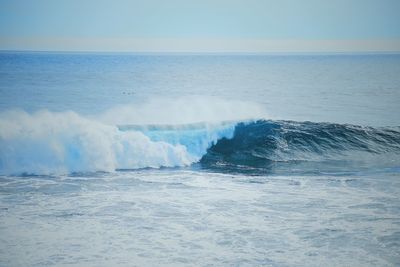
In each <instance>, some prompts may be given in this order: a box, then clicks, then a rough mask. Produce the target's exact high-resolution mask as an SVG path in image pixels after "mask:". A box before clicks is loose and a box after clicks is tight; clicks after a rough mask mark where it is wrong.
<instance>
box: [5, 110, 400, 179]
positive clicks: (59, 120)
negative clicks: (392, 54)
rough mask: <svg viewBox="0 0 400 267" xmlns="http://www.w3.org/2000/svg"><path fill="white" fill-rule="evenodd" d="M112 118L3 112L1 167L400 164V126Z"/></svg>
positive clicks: (34, 170)
mask: <svg viewBox="0 0 400 267" xmlns="http://www.w3.org/2000/svg"><path fill="white" fill-rule="evenodd" d="M224 110H228V111H227V114H228V113H229V112H230V111H229V109H226V108H224ZM177 111H178V110H177ZM120 112H121V110H118V112H117V113H120ZM130 112H131V111H130ZM220 113H221V112H220ZM114 114H115V113H114ZM246 115H247V114H246ZM106 117H107V120H108V122H106V121H105V120H104V117H103V118H102V119H94V118H88V117H84V116H81V115H79V114H77V113H74V112H50V111H45V110H44V111H39V112H35V113H32V114H29V113H27V112H25V111H20V110H19V111H18V110H14V111H7V112H3V113H0V174H6V175H9V174H11V175H18V174H60V173H73V172H96V171H105V172H112V171H115V170H121V169H139V168H159V167H183V166H190V165H193V164H194V163H196V164H195V165H196V166H200V167H201V168H205V169H217V170H221V171H224V170H226V169H238V170H240V169H257V170H261V171H263V172H266V171H268V170H270V169H271V167H275V168H276V167H277V166H278V167H279V166H283V167H284V169H285V170H288V169H290V168H292V169H293V168H294V167H293V166H295V165H293V164H298V163H299V162H300V163H310V162H313V163H316V162H317V163H318V162H319V163H321V162H345V163H346V164H352V166H353V167H354V165H355V164H356V165H357V164H360V162H364V164H367V165H373V164H380V163H379V162H385V164H389V165H390V166H392V167H393V166H394V167H399V166H400V161H399V155H400V127H383V128H382V127H381V128H372V127H362V126H355V125H343V124H333V123H312V122H293V121H272V120H264V119H262V120H257V121H256V120H254V119H252V118H250V117H249V118H247V119H246V117H245V116H243V117H242V118H240V119H239V120H228V121H226V120H223V121H212V122H207V121H205V122H192V123H188V122H184V123H179V122H175V123H165V124H160V123H154V124H143V123H132V122H135V121H130V122H129V121H126V120H122V121H119V123H118V124H115V125H112V124H111V123H109V121H110V120H111V118H112V116H111V113H108V114H107V115H106ZM199 118H200V117H199ZM222 119H232V118H231V117H229V116H225V117H224V116H223V117H222ZM136 121H137V120H136ZM188 121H190V120H189V119H188ZM124 122H125V123H124ZM279 164H280V165H279ZM288 164H292V165H288ZM288 166H289V167H290V168H288ZM297 166H298V165H297ZM320 166H321V165H315V164H314V165H312V167H311V169H316V168H319V167H320ZM330 166H332V164H330ZM342 169H343V168H342Z"/></svg>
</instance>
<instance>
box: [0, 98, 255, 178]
mask: <svg viewBox="0 0 400 267" xmlns="http://www.w3.org/2000/svg"><path fill="white" fill-rule="evenodd" d="M187 101H189V99H187V98H185V99H177V100H175V101H172V100H171V99H169V100H166V101H164V102H163V101H162V100H161V99H157V100H154V101H150V102H148V103H143V104H140V105H137V106H125V107H119V108H115V109H112V110H110V111H107V112H105V113H104V114H102V115H101V116H99V117H96V118H95V117H91V118H87V117H83V116H81V115H79V114H77V113H75V112H72V111H69V112H50V111H47V110H42V111H38V112H35V113H32V114H29V113H27V112H25V111H21V110H13V111H7V112H3V113H1V114H0V173H2V174H20V173H29V174H53V173H70V172H82V171H83V172H85V171H107V172H109V171H114V170H116V169H137V168H145V167H152V168H158V167H161V166H166V167H172V166H185V165H189V164H191V163H193V162H195V161H198V160H199V159H200V158H201V156H202V155H204V154H205V153H206V151H207V148H208V147H209V146H210V145H211V144H212V143H215V142H216V141H217V140H218V139H220V138H223V137H226V138H231V137H232V136H233V132H234V123H216V121H222V120H223V121H226V120H238V119H249V118H251V117H254V115H251V114H260V112H261V109H260V108H259V107H258V106H255V105H249V104H248V103H247V104H245V103H241V102H238V101H234V102H228V101H221V100H215V99H214V100H213V102H209V101H211V99H204V98H203V99H200V100H195V99H193V100H192V101H189V102H187ZM204 101H206V102H204ZM207 101H208V102H207ZM207 103H208V104H207ZM197 121H203V123H201V124H197V125H196V127H191V126H189V127H183V128H182V126H181V125H180V126H179V125H176V126H173V125H170V127H168V129H166V128H165V127H161V128H160V129H154V127H153V130H152V131H149V129H147V130H144V129H146V125H148V124H149V123H153V124H154V123H163V124H165V123H172V124H176V123H191V122H197ZM210 121H212V122H213V123H208V122H210ZM126 123H136V124H138V123H140V124H141V125H142V128H143V129H141V130H140V129H136V130H135V129H125V130H121V129H120V128H121V127H120V128H119V127H118V126H117V125H121V124H126Z"/></svg>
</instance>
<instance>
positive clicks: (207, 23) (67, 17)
mask: <svg viewBox="0 0 400 267" xmlns="http://www.w3.org/2000/svg"><path fill="white" fill-rule="evenodd" d="M0 38H1V39H0V42H2V43H3V47H4V46H6V44H7V45H8V46H11V47H7V48H12V45H13V44H14V45H15V44H16V43H17V42H18V40H26V42H27V43H29V42H31V41H35V40H36V41H38V40H39V41H41V42H37V43H41V44H46V40H47V41H48V42H49V44H50V46H51V41H52V40H55V39H60V38H64V40H70V39H71V40H74V42H77V43H79V40H80V39H85V40H90V39H96V38H97V39H96V40H104V39H107V40H112V39H119V40H123V39H126V38H129V39H155V38H156V39H174V40H184V39H196V40H202V39H235V40H255V39H256V40H264V41H265V40H366V41H368V40H383V41H399V40H400V0H201V1H195V0H193V1H190V0H186V1H184V0H158V1H157V0H142V1H137V0H132V1H128V0H114V1H111V0H110V1H104V0H0ZM43 40H45V41H43ZM21 42H22V41H21ZM17 44H18V43H17ZM0 45H1V43H0ZM27 45H28V46H29V44H27ZM71 45H72V46H73V45H76V44H73V41H71ZM109 45H111V46H112V44H109ZM0 48H1V47H0ZM67 48H68V47H67Z"/></svg>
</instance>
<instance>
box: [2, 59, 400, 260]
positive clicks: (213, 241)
mask: <svg viewBox="0 0 400 267" xmlns="http://www.w3.org/2000/svg"><path fill="white" fill-rule="evenodd" d="M399 71H400V57H399V56H398V55H281V56H277V55H252V56H239V55H235V56H230V55H197V56H196V55H130V54H73V53H28V52H24V53H22V52H21V53H18V52H2V53H0V266H64V265H74V266H82V265H84V266H110V265H111V266H114V265H120V266H210V265H217V266H232V265H234V266H260V265H261V266H264V265H265V266H304V265H305V266H321V265H328V266H377V265H379V266H396V265H398V264H400V254H399V251H400V249H399V248H400V243H399V240H400V234H399V233H400V227H399V226H400V198H399V195H400V172H399V171H400V117H399V116H398V108H399V103H400V76H399V75H398V73H399Z"/></svg>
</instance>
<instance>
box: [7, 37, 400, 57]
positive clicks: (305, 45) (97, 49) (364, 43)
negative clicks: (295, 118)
mask: <svg viewBox="0 0 400 267" xmlns="http://www.w3.org/2000/svg"><path fill="white" fill-rule="evenodd" d="M0 51H31V52H33V51H37V52H77V53H80V52H81V53H160V54H161V53H177V54H178V53H179V54H184V53H189V54H190V53H195V54H207V53H209V54H263V53H264V54H282V53H314V54H315V53H369V54H370V53H400V39H389V40H380V39H368V40H326V39H324V40H321V39H319V40H304V39H302V40H294V39H290V40H289V39H285V40H276V39H275V40H272V39H200V38H185V39H182V38H181V39H179V38H66V37H64V38H19V37H18V38H4V37H0Z"/></svg>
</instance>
